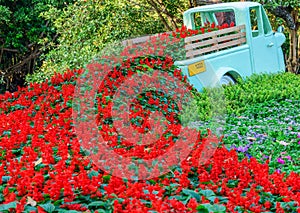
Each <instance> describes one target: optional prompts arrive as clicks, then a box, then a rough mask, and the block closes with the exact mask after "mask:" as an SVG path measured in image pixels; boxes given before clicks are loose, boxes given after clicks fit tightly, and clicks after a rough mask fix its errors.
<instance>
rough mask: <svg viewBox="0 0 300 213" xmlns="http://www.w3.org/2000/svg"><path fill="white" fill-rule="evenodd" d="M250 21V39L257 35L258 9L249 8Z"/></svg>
mask: <svg viewBox="0 0 300 213" xmlns="http://www.w3.org/2000/svg"><path fill="white" fill-rule="evenodd" d="M249 12H250V21H251V29H252V37H256V36H258V35H259V30H258V21H257V17H258V8H250V11H249Z"/></svg>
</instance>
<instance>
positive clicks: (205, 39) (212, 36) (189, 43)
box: [185, 25, 246, 58]
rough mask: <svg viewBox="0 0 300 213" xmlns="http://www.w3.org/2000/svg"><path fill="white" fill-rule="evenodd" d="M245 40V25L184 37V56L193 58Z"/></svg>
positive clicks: (239, 43)
mask: <svg viewBox="0 0 300 213" xmlns="http://www.w3.org/2000/svg"><path fill="white" fill-rule="evenodd" d="M245 42H246V32H245V25H240V26H236V27H230V28H226V29H222V30H218V31H214V32H209V33H205V34H201V35H195V36H191V37H187V38H185V50H186V57H187V58H193V57H196V56H200V55H203V54H205V53H210V52H214V51H219V50H222V49H225V48H229V47H234V46H238V45H241V44H244V43H245Z"/></svg>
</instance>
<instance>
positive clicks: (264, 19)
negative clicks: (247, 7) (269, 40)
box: [262, 8, 272, 35]
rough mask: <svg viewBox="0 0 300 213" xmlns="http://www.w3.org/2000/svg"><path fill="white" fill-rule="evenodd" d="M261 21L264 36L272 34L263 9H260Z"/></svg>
mask: <svg viewBox="0 0 300 213" xmlns="http://www.w3.org/2000/svg"><path fill="white" fill-rule="evenodd" d="M262 20H263V27H264V33H265V35H268V34H270V33H272V27H271V24H270V22H269V18H268V16H267V14H266V12H265V10H264V9H263V8H262Z"/></svg>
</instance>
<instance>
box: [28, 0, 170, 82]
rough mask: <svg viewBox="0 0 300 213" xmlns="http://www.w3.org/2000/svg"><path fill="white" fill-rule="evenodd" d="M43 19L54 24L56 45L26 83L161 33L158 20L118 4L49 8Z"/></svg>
mask: <svg viewBox="0 0 300 213" xmlns="http://www.w3.org/2000/svg"><path fill="white" fill-rule="evenodd" d="M43 17H44V18H46V19H47V20H50V21H51V22H52V23H53V26H54V27H55V29H56V31H57V33H58V34H59V35H60V36H59V38H58V43H59V44H58V45H54V44H53V46H52V47H51V48H53V49H52V50H51V51H50V52H49V53H48V54H47V55H46V56H45V59H46V60H45V63H44V64H43V66H42V67H41V69H40V70H39V71H38V72H37V73H35V74H34V75H32V76H28V77H27V81H35V82H36V81H39V82H40V81H42V80H44V79H45V78H48V77H50V76H51V75H53V73H54V72H64V71H66V70H67V69H68V68H71V69H72V68H79V67H83V66H84V65H85V64H87V63H89V62H90V61H91V60H92V59H93V57H95V56H96V55H101V50H102V49H103V48H104V47H105V46H107V45H108V44H109V43H113V42H115V41H119V40H123V39H125V38H128V37H135V36H138V35H145V34H154V33H156V32H159V31H164V30H163V26H162V24H161V22H160V20H159V19H158V18H157V17H156V16H155V15H153V14H152V13H149V12H147V11H145V8H142V9H141V8H140V7H138V6H132V5H129V4H127V3H126V2H125V1H119V0H113V1H108V0H105V1H102V0H94V1H92V0H87V1H78V2H76V3H74V4H71V5H69V6H68V7H66V8H65V9H57V8H55V7H50V8H49V10H48V11H47V12H45V13H43ZM107 49H109V48H107ZM105 54H106V53H105Z"/></svg>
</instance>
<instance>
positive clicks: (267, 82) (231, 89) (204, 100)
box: [194, 73, 300, 120]
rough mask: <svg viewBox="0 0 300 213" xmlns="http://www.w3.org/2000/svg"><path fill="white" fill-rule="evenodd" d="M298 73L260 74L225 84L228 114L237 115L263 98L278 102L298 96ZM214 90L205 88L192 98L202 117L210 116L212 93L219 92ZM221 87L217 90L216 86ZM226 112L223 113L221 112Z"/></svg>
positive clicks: (207, 117)
mask: <svg viewBox="0 0 300 213" xmlns="http://www.w3.org/2000/svg"><path fill="white" fill-rule="evenodd" d="M299 81H300V76H299V75H295V74H292V73H278V74H271V75H270V74H260V75H253V76H251V77H248V78H247V79H245V80H239V83H238V84H235V85H232V86H225V87H224V98H225V99H224V102H223V103H222V104H223V105H225V106H226V113H227V114H228V115H232V114H233V115H239V114H241V113H243V112H245V110H247V108H248V107H249V106H252V105H254V104H259V103H264V102H265V101H271V100H275V101H281V100H285V99H295V100H299V99H300V90H299V89H298V85H299ZM214 90H217V89H212V91H210V90H209V89H205V90H204V92H203V93H197V92H196V93H195V94H194V97H195V100H196V101H197V105H198V106H199V107H200V109H201V112H199V114H200V115H199V116H200V118H201V119H204V120H205V119H209V118H210V117H211V116H212V115H211V113H212V109H213V107H215V106H212V103H214V102H212V101H211V98H210V96H211V94H221V92H213V91H214ZM218 90H220V89H218ZM224 113H225V112H224Z"/></svg>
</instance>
